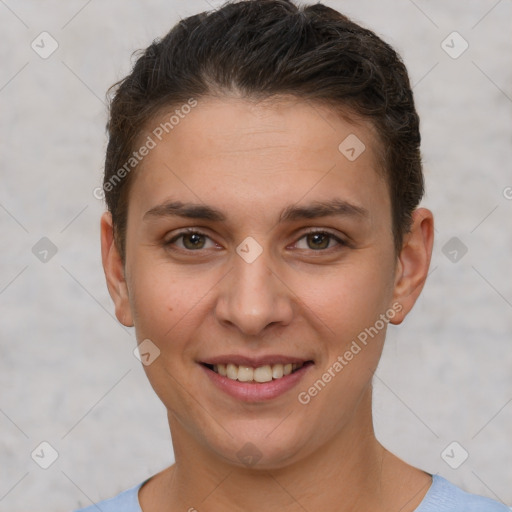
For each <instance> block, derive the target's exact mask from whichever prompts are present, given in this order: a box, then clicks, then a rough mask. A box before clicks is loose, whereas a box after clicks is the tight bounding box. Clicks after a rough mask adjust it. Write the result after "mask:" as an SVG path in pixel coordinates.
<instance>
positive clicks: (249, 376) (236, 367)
mask: <svg viewBox="0 0 512 512" xmlns="http://www.w3.org/2000/svg"><path fill="white" fill-rule="evenodd" d="M201 364H202V365H203V366H205V367H206V368H208V369H209V370H211V371H213V372H214V373H216V374H218V375H221V376H222V377H227V378H228V379H230V380H234V381H238V382H250V383H260V384H263V383H265V382H272V381H274V380H279V379H282V378H283V377H286V376H288V375H291V374H292V373H295V372H297V371H299V370H301V369H302V368H303V367H305V366H310V365H312V364H313V361H311V360H308V361H298V362H293V363H292V362H287V363H279V362H277V363H268V364H262V365H258V366H257V365H254V366H251V365H249V364H235V363H234V362H229V363H218V364H211V363H201Z"/></svg>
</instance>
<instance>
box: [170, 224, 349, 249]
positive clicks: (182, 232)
mask: <svg viewBox="0 0 512 512" xmlns="http://www.w3.org/2000/svg"><path fill="white" fill-rule="evenodd" d="M314 233H321V234H325V235H328V236H330V237H331V238H332V239H334V240H335V241H336V242H337V244H338V245H339V246H348V245H349V242H348V241H347V240H345V239H344V238H343V237H341V236H339V235H338V234H336V233H333V232H332V231H330V230H329V229H326V228H318V227H311V228H309V229H308V230H307V231H303V232H302V233H301V234H300V236H299V237H298V238H297V239H296V240H295V242H294V244H296V243H297V242H299V241H300V240H302V239H303V238H304V237H305V236H307V235H309V234H314ZM187 234H197V235H200V236H204V237H205V238H208V239H209V240H210V241H212V242H213V243H214V244H216V245H219V244H218V243H217V242H215V241H214V240H213V239H212V238H211V237H210V236H209V235H208V234H206V233H205V232H204V231H201V230H200V229H198V228H183V229H182V230H180V231H179V232H178V233H176V234H175V235H173V236H172V238H170V239H169V240H167V241H165V242H164V245H165V246H171V245H174V242H176V240H178V239H179V238H180V237H182V236H183V235H187ZM330 249H335V247H330V248H329V249H322V250H318V251H314V250H313V249H310V250H311V251H313V252H318V253H320V252H328V251H329V250H330ZM178 250H181V251H184V252H201V249H197V250H195V251H194V250H192V249H182V248H181V247H178ZM203 250H204V249H203ZM304 250H307V249H304Z"/></svg>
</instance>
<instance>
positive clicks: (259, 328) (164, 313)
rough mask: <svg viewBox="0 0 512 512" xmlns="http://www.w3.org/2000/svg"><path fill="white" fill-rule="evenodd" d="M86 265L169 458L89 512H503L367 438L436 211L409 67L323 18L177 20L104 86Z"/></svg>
mask: <svg viewBox="0 0 512 512" xmlns="http://www.w3.org/2000/svg"><path fill="white" fill-rule="evenodd" d="M103 189H104V192H105V197H106V202H107V206H108V212H106V213H105V214H104V215H103V217H102V220H101V237H102V257H103V266H104V270H105V275H106V279H107V285H108V289H109V292H110V295H111V297H112V299H113V301H114V304H115V309H116V316H117V318H118V320H119V321H120V322H121V323H122V324H124V325H125V326H134V327H135V331H136V335H137V340H138V344H139V352H140V357H141V360H142V362H143V364H144V369H145V371H146V373H147V376H148V378H149V381H150V383H151V385H152V386H153V388H154V390H155V392H156V393H157V395H158V396H159V398H160V399H161V400H162V402H163V404H164V405H165V406H166V408H167V411H168V420H169V426H170V430H171V436H172V442H173V448H174V454H175V459H176V462H175V464H173V465H172V466H171V467H169V468H167V469H166V470H164V471H162V472H160V473H158V474H157V475H154V476H152V477H151V478H149V479H147V480H146V481H145V482H142V483H141V484H139V485H137V486H136V487H134V488H132V489H129V490H128V491H125V492H124V493H122V494H120V495H119V496H117V497H115V498H113V499H111V500H107V501H104V502H101V503H99V504H97V505H95V506H91V507H90V508H89V509H86V510H91V511H92V510H94V509H96V507H97V508H99V509H100V510H102V511H104V512H107V511H123V512H132V511H140V510H143V511H144V512H160V511H162V512H163V511H168V512H170V511H176V510H188V511H194V510H198V511H202V510H208V511H210V512H213V511H225V510H240V511H242V510H243V511H260V510H261V511H265V512H268V511H273V510H279V511H283V510H284V511H295V510H297V511H299V510H301V511H303V510H308V511H318V510H326V511H330V510H332V511H337V512H344V511H349V510H350V511H352V510H372V511H374V512H377V511H398V510H400V511H401V512H412V511H416V512H430V511H436V512H443V511H453V512H455V511H460V512H462V511H464V512H466V511H468V510H475V511H482V512H483V511H485V512H494V511H496V512H498V511H507V510H509V509H508V507H506V506H504V505H502V504H500V503H498V502H495V501H492V500H490V499H488V498H483V497H479V496H475V495H471V494H468V493H466V492H464V491H462V490H461V489H459V488H457V487H455V486H454V485H452V484H450V483H449V482H448V481H446V480H445V479H443V478H441V477H439V476H437V475H431V474H429V473H427V472H425V471H422V470H421V469H418V468H415V467H412V466H410V465H409V464H407V463H406V462H404V461H402V460H401V459H399V458H398V457H396V456H395V455H393V454H392V453H390V452H389V451H388V450H386V449H385V448H384V447H383V446H382V445H381V444H380V443H379V442H378V440H377V439H376V437H375V434H374V430H373V422H372V408H371V404H372V377H373V373H374V372H375V370H376V368H377V365H378V362H379V358H380V356H381V352H382V348H383V343H384V339H385V334H386V329H387V325H388V324H389V323H392V324H400V323H401V322H402V321H403V319H404V318H405V316H406V315H407V314H408V313H409V311H410V310H411V309H412V307H413V305H414V303H415V301H416V300H417V298H418V296H419V294H420V292H421V290H422V288H423V285H424V283H425V280H426V277H427V274H428V269H429V264H430V258H431V253H432V245H433V216H432V213H431V212H430V211H429V210H428V209H425V208H418V205H419V202H420V200H421V198H422V195H423V174H422V167H421V160H420V134H419V120H418V116H417V113H416V110H415V107H414V101H413V96H412V91H411V87H410V84H409V79H408V76H407V72H406V69H405V67H404V65H403V63H402V61H401V60H400V58H399V56H398V55H397V54H396V53H395V51H394V50H393V49H392V48H391V47H390V46H389V45H387V44H386V43H385V42H383V41H382V40H381V39H379V38H378V37H377V36H376V35H375V34H374V33H372V32H371V31H369V30H366V29H364V28H361V27H360V26H358V25H356V24H355V23H353V22H351V21H350V20H349V19H348V18H346V17H345V16H343V15H341V14H340V13H338V12H337V11H335V10H333V9H330V8H328V7H326V6H323V5H322V4H316V5H311V6H307V7H303V8H300V9H299V8H298V7H297V6H295V5H294V4H293V3H292V2H291V1H288V0H252V1H242V2H236V3H232V4H226V5H225V6H224V7H222V8H221V9H219V10H217V11H215V12H211V13H208V14H206V13H203V14H200V15H197V16H192V17H190V18H187V19H184V20H182V21H180V23H178V24H177V25H176V26H175V27H174V28H173V29H172V30H171V31H170V32H169V33H168V34H167V35H166V36H165V37H164V38H163V39H161V40H159V41H155V42H154V43H153V44H152V45H151V46H150V47H149V48H147V49H146V50H145V51H144V52H143V54H142V55H141V56H140V57H139V59H138V60H137V62H136V64H135V66H134V69H133V70H132V72H131V74H130V75H129V76H127V77H126V78H125V79H124V80H122V81H121V82H120V83H119V84H117V87H116V90H115V97H114V99H113V101H112V104H111V111H110V121H109V144H108V148H107V155H106V162H105V177H104V184H103Z"/></svg>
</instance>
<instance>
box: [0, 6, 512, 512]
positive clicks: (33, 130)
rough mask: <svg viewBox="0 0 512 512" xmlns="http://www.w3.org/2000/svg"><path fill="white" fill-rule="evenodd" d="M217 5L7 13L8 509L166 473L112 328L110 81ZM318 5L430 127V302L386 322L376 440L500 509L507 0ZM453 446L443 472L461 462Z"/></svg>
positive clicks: (150, 400)
mask: <svg viewBox="0 0 512 512" xmlns="http://www.w3.org/2000/svg"><path fill="white" fill-rule="evenodd" d="M209 3H210V5H212V6H218V5H220V3H221V2H213V1H210V2H206V0H194V1H187V2H178V1H169V0H167V1H164V0H152V1H148V2H142V1H130V2H127V1H122V0H109V1H102V2H100V1H99V0H92V1H83V0H82V1H78V0H77V1H68V2H58V1H55V0H53V1H50V0H47V1H41V2H36V1H25V2H15V1H14V0H5V1H3V0H2V1H0V29H1V30H0V34H1V35H0V38H1V41H2V44H1V45H0V56H1V66H0V113H1V115H0V126H1V133H0V135H1V139H0V155H1V165H0V173H1V188H0V227H1V237H0V244H1V245H0V248H1V251H0V308H1V323H0V365H1V367H0V390H1V391H0V393H1V394H0V433H1V438H0V457H1V462H0V510H2V511H9V512H17V511H22V510H36V509H37V510H39V511H41V512H45V511H70V510H72V509H73V508H74V507H78V506H84V505H89V504H90V503H91V500H92V501H97V500H99V499H102V498H105V497H108V496H112V495H114V494H116V493H118V492H119V491H121V490H122V489H125V488H127V487H129V486H132V485H135V484H136V483H138V482H140V481H142V480H143V479H145V478H147V477H148V476H149V475H151V474H153V473H155V472H157V471H159V470H161V469H162V468H164V467H166V466H167V465H169V464H170V463H172V461H173V454H172V447H171V444H170V437H169V433H168V427H167V422H166V416H165V410H164V407H163V406H162V405H161V403H160V402H159V400H158V399H157V397H156V396H155V395H154V393H153V391H152V389H151V388H150V386H149V384H148V383H147V381H146V377H145V375H144V373H143V370H142V368H141V366H140V363H139V362H138V360H137V359H136V358H135V357H134V356H133V353H132V351H133V349H134V347H135V338H134V334H133V329H126V328H124V327H123V326H122V325H121V324H119V323H118V322H117V320H116V319H115V317H114V316H113V307H112V304H111V300H110V297H109V295H108V292H107V288H106V285H105V282H104V275H103V271H102V268H101V260H100V244H99V218H100V215H101V213H102V211H103V204H102V202H101V201H99V200H97V199H95V197H94V196H93V189H94V188H95V187H97V186H98V185H99V184H100V181H101V171H102V159H103V153H104V149H105V143H106V139H105V132H104V126H105V122H106V108H105V105H104V99H105V91H106V89H107V87H108V86H110V85H111V84H112V83H113V82H114V81H116V80H118V79H119V78H121V77H123V76H124V75H125V74H126V73H127V72H128V70H129V68H130V65H131V62H132V61H133V59H132V58H131V54H132V52H133V51H134V50H136V49H139V48H144V47H145V46H147V45H148V44H149V43H150V42H151V41H152V39H154V38H155V37H157V36H161V35H164V34H165V33H166V32H167V31H168V30H169V29H170V27H171V26H172V25H173V24H174V23H175V22H176V21H177V20H178V19H179V17H185V16H187V15H190V14H193V13H196V12H199V11H202V10H205V9H209V8H210V5H209ZM326 3H327V4H329V5H332V6H333V7H335V8H338V9H339V10H341V11H342V12H344V13H346V14H348V15H350V16H353V17H354V18H355V19H356V20H358V21H360V22H363V23H364V24H365V25H367V26H368V27H370V28H372V29H374V30H375V31H376V32H377V33H379V34H380V35H381V36H383V37H384V38H385V39H386V40H387V41H389V42H390V43H392V44H393V45H394V46H395V47H396V48H397V49H398V50H399V51H400V53H401V54H402V56H403V58H404V60H405V62H406V64H407V66H408V68H409V71H410V75H411V78H412V82H413V84H414V91H415V95H416V101H417V105H418V109H419V112H420V115H421V119H422V134H423V153H424V162H425V175H426V182H427V194H426V197H425V199H424V201H423V205H424V206H427V207H429V208H431V209H432V210H433V212H434V215H435V219H436V242H435V246H434V255H433V261H432V267H431V274H430V276H429V279H428V282H427V284H426V286H425V289H424V292H423V295H422V297H421V298H420V300H419V302H418V303H417V305H416V307H415V309H414V310H413V312H412V313H411V314H410V315H409V317H408V318H407V320H406V321H405V323H404V324H403V325H401V326H399V327H390V329H389V331H388V340H387V345H386V348H385V353H384V356H383V359H382V362H381V365H380V368H379V370H378V372H377V374H376V379H375V406H374V410H375V425H376V431H377V435H378V437H379V439H380V440H381V441H382V442H383V444H384V445H385V446H387V447H388V448H389V449H391V450H392V451H394V452H395V453H396V454H397V455H399V456H400V457H402V458H403V459H405V460H406V461H408V462H410V463H412V464H414V465H416V466H418V467H421V468H423V469H425V470H427V471H430V472H432V473H438V474H440V475H442V476H444V477H446V478H448V479H449V480H451V481H452V482H454V483H456V484H458V485H460V486H463V487H465V488H467V489H469V490H471V491H472V492H475V493H480V494H484V495H487V496H490V497H493V498H495V499H501V500H503V501H505V502H507V503H509V504H511V503H512V485H511V484H512V428H511V426H512V403H511V402H512V371H511V369H512V347H511V333H512V279H511V273H512V272H511V265H510V261H511V255H512V229H511V228H512V200H510V199H507V196H508V197H509V198H510V197H512V189H507V188H506V187H511V186H512V175H511V172H510V162H511V161H512V154H511V153H512V151H511V132H512V128H511V122H510V119H511V110H512V100H511V97H512V88H511V72H512V67H511V66H510V55H512V48H511V47H512V43H511V40H510V22H511V18H512V5H511V2H510V0H501V1H496V0H488V1H487V0H480V1H464V2H460V1H459V0H450V1H447V0H435V1H434V0H431V1H427V0H425V1H423V0H415V1H414V2H413V1H411V0H395V1H390V0H387V1H379V2H377V1H375V2H369V1H360V0H359V1H341V0H340V1H334V0H333V1H328V2H326ZM42 31H47V32H49V33H50V34H51V36H52V37H53V38H54V39H55V40H56V41H57V42H58V45H59V46H58V49H57V50H56V51H55V52H54V53H53V54H52V55H50V56H49V57H48V58H46V59H43V58H41V57H40V56H39V55H38V54H37V53H36V52H35V51H34V50H33V49H32V48H31V43H32V41H33V40H35V41H36V43H37V42H38V41H39V44H40V46H41V42H40V41H41V37H39V34H40V33H41V32H42ZM453 31H457V32H458V33H459V34H460V35H461V36H462V37H463V38H464V40H466V41H467V42H468V44H469V48H468V49H467V50H466V51H465V52H464V53H463V54H462V55H460V56H459V57H458V58H453V53H454V52H458V51H459V50H460V49H461V48H462V44H463V41H462V40H460V39H458V36H450V38H448V39H447V42H446V43H445V48H446V49H448V50H449V51H451V52H452V56H450V55H448V54H447V52H446V51H445V50H444V49H443V47H442V42H443V41H444V40H445V39H446V38H447V36H449V34H451V33H452V32H453ZM454 37H455V39H454ZM446 45H449V46H452V47H453V48H451V49H449V48H447V46H446ZM45 48H46V49H48V48H50V46H49V40H46V43H45ZM507 192H508V193H507ZM42 237H47V238H49V239H50V240H51V242H52V243H53V244H55V246H56V248H57V253H56V254H55V255H54V256H53V257H51V258H50V256H51V253H49V254H48V257H47V259H48V261H46V262H43V261H40V259H38V257H36V255H35V254H34V253H33V251H32V248H33V247H34V245H35V244H36V243H37V242H38V241H39V240H40V239H41V238H42ZM453 237H456V239H457V240H458V241H457V240H455V241H453V240H452V241H451V242H450V240H451V239H452V238H453ZM446 244H448V245H446ZM452 244H458V245H459V246H458V247H457V245H452ZM461 244H463V246H464V247H466V248H467V253H466V254H465V255H464V256H463V257H462V258H461V257H460V256H461V255H462V252H461V248H462V247H463V246H462V245H461ZM36 247H37V246H36ZM454 249H455V250H456V251H457V252H456V253H453V252H452V253H451V254H450V251H453V250H454ZM40 250H41V249H40ZM36 252H37V251H36ZM40 256H41V255H40ZM455 256H456V257H457V258H459V259H458V261H452V260H453V258H454V257H455ZM42 441H47V442H48V443H50V444H51V445H52V446H53V447H54V449H55V450H56V451H57V452H58V454H59V457H58V459H57V460H56V461H55V463H53V464H52V465H51V466H50V467H49V468H48V469H46V470H45V469H42V468H41V467H39V466H38V465H37V464H36V463H35V462H34V460H32V458H31V453H32V452H33V450H34V449H35V448H36V447H38V446H39V444H40V443H41V442H42ZM453 441H457V442H458V443H460V445H461V446H462V447H463V448H464V449H465V450H467V452H468V453H469V458H468V459H467V460H466V461H465V462H464V463H463V464H462V465H461V466H460V467H459V468H458V469H452V468H451V467H450V466H449V465H448V464H447V463H446V462H445V460H444V459H443V458H442V456H441V453H442V452H443V450H444V449H445V448H446V447H447V446H448V445H449V444H450V443H452V442H453ZM45 450H46V451H45ZM37 453H39V455H40V457H39V458H37V457H35V458H36V459H37V460H38V461H39V462H40V463H42V462H44V461H46V462H48V461H49V460H50V459H49V458H48V457H50V455H51V453H50V451H49V450H48V449H47V448H46V449H44V448H43V452H41V450H40V449H39V451H38V452H37ZM41 453H44V456H43V455H41ZM448 453H449V455H450V456H451V458H449V460H450V462H451V463H452V464H453V461H454V460H455V461H457V460H459V458H460V456H461V453H462V452H461V448H458V447H456V448H455V450H454V451H453V452H452V451H450V450H449V451H448Z"/></svg>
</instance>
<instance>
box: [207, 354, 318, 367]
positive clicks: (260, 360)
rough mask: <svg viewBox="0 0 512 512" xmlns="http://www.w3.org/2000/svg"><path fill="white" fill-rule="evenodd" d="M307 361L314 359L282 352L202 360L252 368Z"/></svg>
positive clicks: (232, 355) (211, 363) (213, 363)
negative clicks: (258, 355)
mask: <svg viewBox="0 0 512 512" xmlns="http://www.w3.org/2000/svg"><path fill="white" fill-rule="evenodd" d="M307 361H312V359H308V358H300V357H294V356H284V355H281V354H275V355H274V354H270V355H266V356H260V357H247V356H242V355H237V354H231V355H223V356H215V357H209V358H207V359H204V360H202V361H200V362H201V363H202V364H209V365H216V364H229V363H232V364H236V365H237V366H248V367H252V368H257V367H259V366H266V365H270V366H271V365H274V364H290V363H291V364H293V363H299V364H302V363H305V362H307Z"/></svg>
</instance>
